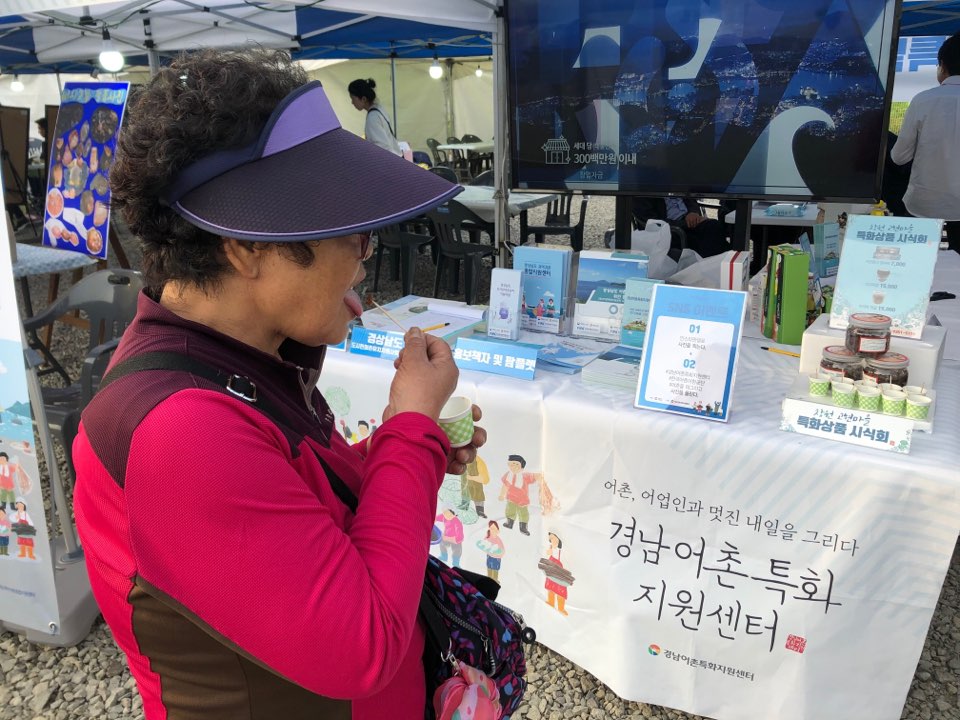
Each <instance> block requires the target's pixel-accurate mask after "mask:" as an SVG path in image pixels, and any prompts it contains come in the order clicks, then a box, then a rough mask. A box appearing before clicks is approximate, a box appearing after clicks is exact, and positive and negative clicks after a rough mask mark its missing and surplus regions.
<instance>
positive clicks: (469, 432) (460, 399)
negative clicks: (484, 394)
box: [438, 395, 473, 448]
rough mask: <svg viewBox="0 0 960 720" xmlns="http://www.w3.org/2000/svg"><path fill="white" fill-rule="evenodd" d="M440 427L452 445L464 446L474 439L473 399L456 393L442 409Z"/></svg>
mask: <svg viewBox="0 0 960 720" xmlns="http://www.w3.org/2000/svg"><path fill="white" fill-rule="evenodd" d="M438 424H439V425H440V428H441V429H442V430H443V432H444V433H446V435H447V438H448V439H449V440H450V447H455V448H457V447H464V446H465V445H469V444H470V441H471V440H472V439H473V401H472V400H471V399H470V398H468V397H466V396H464V395H454V396H453V397H451V398H450V399H449V400H447V403H446V405H444V406H443V409H442V410H441V411H440V419H439V421H438Z"/></svg>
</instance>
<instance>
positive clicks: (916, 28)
mask: <svg viewBox="0 0 960 720" xmlns="http://www.w3.org/2000/svg"><path fill="white" fill-rule="evenodd" d="M902 12H903V14H902V15H901V17H900V37H916V36H918V35H920V36H922V35H953V33H955V32H957V31H958V30H960V0H932V1H931V0H907V1H906V2H904V3H903V10H902Z"/></svg>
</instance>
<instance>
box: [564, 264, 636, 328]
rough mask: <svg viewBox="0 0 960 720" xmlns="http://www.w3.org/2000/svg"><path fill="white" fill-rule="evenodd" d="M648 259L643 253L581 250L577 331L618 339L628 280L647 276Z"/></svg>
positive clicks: (577, 287) (576, 298)
mask: <svg viewBox="0 0 960 720" xmlns="http://www.w3.org/2000/svg"><path fill="white" fill-rule="evenodd" d="M648 261H649V258H648V257H647V256H646V255H644V254H643V253H625V252H607V251H603V250H584V251H583V252H581V253H580V261H579V264H578V267H577V286H576V297H575V303H576V305H575V306H574V317H573V332H574V334H576V335H581V336H586V337H595V338H599V339H601V340H613V341H619V340H620V327H621V314H622V311H623V301H624V300H623V296H624V292H625V291H626V288H627V280H628V279H630V278H645V277H647V263H648Z"/></svg>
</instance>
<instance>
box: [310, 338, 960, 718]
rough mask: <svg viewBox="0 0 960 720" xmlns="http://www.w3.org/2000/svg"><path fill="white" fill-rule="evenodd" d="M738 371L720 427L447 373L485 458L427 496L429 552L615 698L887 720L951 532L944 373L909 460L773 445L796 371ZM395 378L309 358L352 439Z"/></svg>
mask: <svg viewBox="0 0 960 720" xmlns="http://www.w3.org/2000/svg"><path fill="white" fill-rule="evenodd" d="M740 363H741V372H739V373H738V379H737V387H736V390H735V393H736V404H737V407H738V408H740V409H738V411H737V412H736V413H734V414H732V415H731V417H730V420H729V422H728V423H726V424H725V425H722V426H720V425H716V424H714V423H698V422H693V421H692V420H691V419H690V418H689V417H686V416H682V415H677V414H671V413H659V412H640V411H637V410H636V409H634V408H633V407H632V406H631V402H630V401H631V398H630V394H629V392H626V391H614V390H606V389H603V388H600V389H596V390H587V389H585V388H584V386H583V385H581V384H580V383H578V382H570V381H569V379H568V378H567V376H563V375H557V374H553V373H540V374H539V375H540V377H537V378H536V379H535V380H533V381H524V382H517V381H515V380H513V379H510V378H503V377H498V376H494V375H488V374H483V375H481V374H480V373H474V372H471V371H469V370H464V371H462V372H461V374H460V381H459V385H458V388H457V394H462V395H466V396H467V397H470V398H471V399H472V400H473V401H474V402H475V403H476V404H477V405H478V406H479V407H481V408H482V409H483V420H482V421H481V423H480V424H481V425H482V426H483V427H485V428H486V429H487V431H488V440H487V443H486V444H485V445H484V446H483V447H481V448H480V450H479V453H478V456H477V462H476V463H474V464H471V465H470V466H468V467H467V468H466V469H465V471H464V473H463V474H462V475H447V476H446V477H445V478H444V480H443V483H442V485H441V487H440V491H439V495H438V503H437V516H436V518H435V519H436V522H435V526H434V530H433V536H432V539H431V544H432V552H433V553H434V554H435V555H437V556H438V557H440V559H442V560H445V561H447V562H448V563H451V564H454V565H459V566H462V567H465V568H467V569H468V570H472V571H474V572H481V573H484V572H485V573H486V574H487V575H488V576H489V577H491V578H494V579H496V580H497V581H498V582H499V583H500V584H501V591H500V596H499V598H498V599H499V600H501V601H502V602H503V603H504V604H506V605H507V606H508V607H510V608H513V609H514V610H516V611H518V612H520V613H521V614H522V615H523V617H524V619H525V621H526V623H527V624H528V625H530V626H531V627H533V628H534V629H535V630H536V632H537V640H538V641H539V642H541V643H542V644H544V645H545V646H547V647H549V648H551V649H552V650H555V651H557V652H559V653H562V654H563V655H564V656H566V657H567V658H569V659H570V660H572V661H573V662H575V663H576V664H577V665H579V666H580V667H582V668H584V669H585V670H587V671H588V672H590V673H593V674H594V675H595V676H596V677H597V678H598V679H599V680H601V681H602V682H604V683H605V684H606V685H607V686H608V687H609V688H610V690H611V691H612V692H614V693H616V694H617V695H618V696H620V697H622V698H625V699H628V700H636V701H640V702H645V703H652V704H657V705H663V706H667V707H671V708H677V709H680V710H683V711H685V712H688V713H696V714H698V715H702V716H705V717H710V718H716V720H770V719H771V718H776V720H811V718H814V717H815V718H817V719H818V720H899V718H900V716H901V708H902V707H903V703H904V699H905V697H906V695H907V691H908V690H909V688H910V681H911V678H912V677H913V676H914V671H915V669H916V667H917V660H918V659H919V657H920V653H921V650H922V648H923V643H924V637H925V635H926V634H927V629H928V627H929V625H930V619H931V617H932V615H933V612H934V608H935V607H936V605H937V600H938V597H939V595H940V590H941V586H942V583H943V579H944V577H945V575H946V572H947V568H948V567H949V563H950V558H951V555H952V554H953V552H954V548H955V546H956V540H957V530H958V526H960V483H957V481H956V477H957V472H956V467H957V466H958V463H960V451H958V450H957V444H956V442H955V441H954V438H955V437H957V433H958V432H960V373H958V372H956V368H952V367H949V368H948V367H944V368H942V369H941V375H940V380H939V381H938V388H937V390H938V402H942V403H944V405H942V406H941V409H940V410H939V411H938V416H937V432H936V433H935V434H933V435H928V434H925V433H924V434H922V437H920V438H918V439H916V440H915V443H916V447H915V451H914V452H913V453H912V454H911V455H909V456H907V455H900V454H897V453H886V452H878V451H876V450H873V449H868V448H863V447H856V446H853V445H847V444H842V443H834V442H824V441H823V440H821V439H819V438H815V437H808V436H803V435H799V434H792V435H785V434H784V433H783V432H781V431H780V430H779V429H778V425H779V419H780V398H781V397H782V395H783V393H784V392H785V391H786V388H787V386H788V385H789V383H790V382H791V380H792V376H793V374H794V373H792V372H785V371H784V367H785V366H784V358H783V357H782V356H778V355H776V354H774V353H768V352H765V351H763V350H761V346H760V344H759V341H751V342H747V343H743V344H742V346H741V348H740ZM393 373H394V370H393V365H392V363H391V362H390V361H389V360H380V359H375V358H367V357H362V356H357V355H351V354H344V353H331V354H330V355H329V356H328V358H327V360H326V363H325V365H324V371H323V375H322V377H321V379H320V383H319V385H318V387H319V388H320V390H321V392H322V393H323V395H324V397H325V398H326V399H327V401H328V403H329V404H330V407H331V408H332V409H333V411H334V412H335V414H336V415H337V427H338V429H339V430H340V431H341V432H342V433H343V434H344V436H345V437H347V438H348V439H349V440H350V441H351V442H364V441H365V440H366V438H368V437H370V436H375V435H376V434H377V433H379V432H381V431H380V430H379V429H377V428H378V426H379V424H380V421H379V417H380V412H381V410H382V408H383V405H384V402H385V398H386V397H387V395H388V394H389V388H390V382H391V380H392V378H393ZM941 425H942V426H943V427H942V429H941ZM784 438H787V439H786V440H785V439H784Z"/></svg>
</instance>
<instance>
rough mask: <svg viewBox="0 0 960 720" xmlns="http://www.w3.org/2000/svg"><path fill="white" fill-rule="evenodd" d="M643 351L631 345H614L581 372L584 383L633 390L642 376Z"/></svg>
mask: <svg viewBox="0 0 960 720" xmlns="http://www.w3.org/2000/svg"><path fill="white" fill-rule="evenodd" d="M642 358H643V351H642V350H641V349H640V348H638V347H631V346H629V345H614V346H613V347H612V348H610V349H609V350H607V351H606V352H605V353H603V354H602V355H600V356H599V357H598V358H597V359H596V360H594V361H593V362H591V363H590V364H589V365H587V366H586V367H585V368H583V372H581V374H580V376H581V377H582V378H583V381H584V382H591V383H597V384H598V385H609V386H612V387H618V388H624V389H625V390H633V389H635V388H636V387H637V378H638V377H639V376H640V361H641V359H642Z"/></svg>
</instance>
